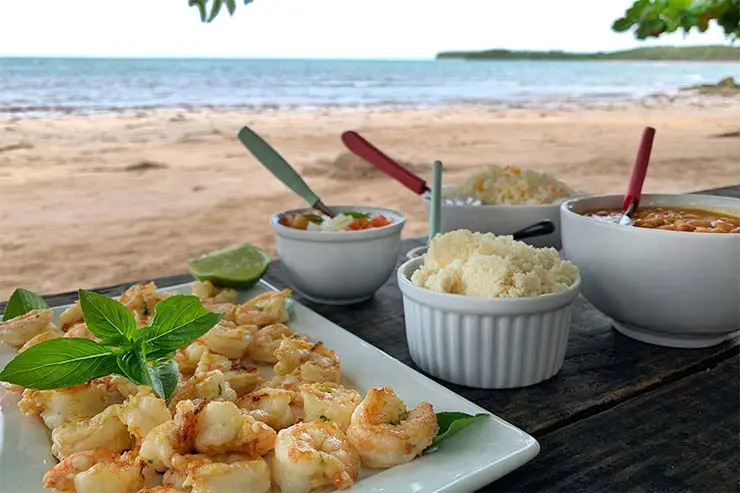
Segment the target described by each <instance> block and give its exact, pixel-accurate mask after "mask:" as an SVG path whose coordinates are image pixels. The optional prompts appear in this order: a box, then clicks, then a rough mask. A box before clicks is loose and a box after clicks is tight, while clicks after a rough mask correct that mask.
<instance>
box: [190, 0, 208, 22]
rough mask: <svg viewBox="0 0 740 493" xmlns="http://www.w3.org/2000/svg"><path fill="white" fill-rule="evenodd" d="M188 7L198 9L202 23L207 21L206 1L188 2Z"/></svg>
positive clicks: (194, 0)
mask: <svg viewBox="0 0 740 493" xmlns="http://www.w3.org/2000/svg"><path fill="white" fill-rule="evenodd" d="M188 5H189V6H191V7H193V6H196V7H198V11H200V21H201V22H205V21H206V0H188Z"/></svg>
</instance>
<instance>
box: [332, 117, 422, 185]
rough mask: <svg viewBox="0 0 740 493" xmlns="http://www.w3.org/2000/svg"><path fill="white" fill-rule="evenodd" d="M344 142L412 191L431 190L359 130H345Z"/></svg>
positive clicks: (348, 147)
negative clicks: (362, 135) (365, 137)
mask: <svg viewBox="0 0 740 493" xmlns="http://www.w3.org/2000/svg"><path fill="white" fill-rule="evenodd" d="M342 142H344V145H346V146H347V149H349V150H350V151H352V152H353V153H355V154H356V155H357V156H360V157H361V158H362V159H364V160H365V161H367V162H368V163H370V164H372V165H373V166H375V167H376V168H378V169H379V170H381V171H383V172H385V173H386V174H387V175H390V176H391V177H393V178H395V179H396V180H398V181H399V182H400V183H401V184H402V185H405V186H406V187H407V188H409V189H411V191H413V192H415V193H417V194H419V195H421V194H423V193H424V192H428V191H429V187H428V186H427V184H426V182H425V181H424V180H423V179H422V178H421V177H419V176H417V175H415V174H414V173H412V172H411V171H409V170H408V169H406V168H404V167H403V166H401V165H400V164H399V163H397V162H396V161H395V160H393V159H392V158H390V157H389V156H388V155H386V154H385V153H384V152H383V151H381V150H380V149H378V148H377V147H375V146H374V145H372V144H371V143H370V142H368V141H367V140H365V139H364V138H363V137H361V136H360V134H358V133H357V132H354V131H352V130H349V131H347V132H344V133H343V134H342Z"/></svg>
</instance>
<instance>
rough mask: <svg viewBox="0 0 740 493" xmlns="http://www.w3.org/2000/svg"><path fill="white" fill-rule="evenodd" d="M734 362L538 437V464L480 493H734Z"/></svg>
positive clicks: (739, 478)
mask: <svg viewBox="0 0 740 493" xmlns="http://www.w3.org/2000/svg"><path fill="white" fill-rule="evenodd" d="M739 361H740V358H738V357H737V356H736V357H734V358H731V359H729V360H726V361H723V362H722V363H720V364H718V365H717V366H716V367H714V368H711V369H708V370H707V371H704V372H701V373H697V374H695V375H692V376H689V377H687V378H685V379H683V380H680V381H678V382H675V383H672V384H670V385H666V386H664V387H663V388H661V389H659V390H657V391H655V392H651V393H650V394H647V395H643V396H640V397H637V398H635V399H632V400H629V401H627V402H625V403H623V404H621V405H618V406H616V407H614V408H612V409H609V410H608V411H605V412H603V413H601V414H598V415H596V416H592V417H590V418H588V419H585V420H582V421H580V422H578V423H575V424H573V425H570V426H567V427H565V428H563V429H560V430H558V431H555V432H553V433H549V434H546V435H545V436H542V437H539V441H540V444H541V445H542V451H541V452H540V455H539V456H538V457H536V458H535V459H534V460H533V461H532V462H530V463H529V464H526V465H525V466H524V467H522V468H521V469H519V470H517V471H514V472H513V473H511V474H509V475H508V476H505V477H503V478H501V479H500V480H499V481H497V482H496V483H494V484H492V485H489V486H488V487H487V488H485V489H484V490H481V491H501V492H518V491H521V492H533V491H538V492H539V491H541V492H559V491H563V492H568V493H573V492H597V491H608V492H612V491H614V492H616V491H619V492H622V491H640V492H661V493H662V492H684V491H685V492H705V491H706V492H713V493H723V492H737V491H738V489H739V485H740V469H739V468H738V465H739V464H740V454H739V453H738V451H739V450H740V449H738V436H740V420H738V414H739V413H740V401H739V400H738V392H739V390H740V389H738V371H739V366H738V362H739Z"/></svg>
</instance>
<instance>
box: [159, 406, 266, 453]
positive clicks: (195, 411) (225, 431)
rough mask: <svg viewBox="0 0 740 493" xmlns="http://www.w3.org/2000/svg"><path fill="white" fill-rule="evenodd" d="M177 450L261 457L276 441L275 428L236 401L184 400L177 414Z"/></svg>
mask: <svg viewBox="0 0 740 493" xmlns="http://www.w3.org/2000/svg"><path fill="white" fill-rule="evenodd" d="M174 433H175V435H174V446H173V448H174V449H175V451H176V452H178V453H180V454H187V453H190V452H193V451H196V452H200V453H204V454H225V453H235V454H241V455H248V456H250V457H261V456H263V455H265V454H266V453H268V452H269V451H270V450H272V448H273V446H274V445H275V430H273V429H272V428H270V427H269V426H267V425H266V424H264V423H262V422H260V421H257V420H255V419H254V418H253V417H252V416H250V415H249V414H247V412H246V411H242V410H241V409H239V408H238V407H236V404H234V403H233V402H208V403H206V402H203V401H195V402H194V401H182V402H180V403H179V404H178V405H177V413H176V414H175V432H174Z"/></svg>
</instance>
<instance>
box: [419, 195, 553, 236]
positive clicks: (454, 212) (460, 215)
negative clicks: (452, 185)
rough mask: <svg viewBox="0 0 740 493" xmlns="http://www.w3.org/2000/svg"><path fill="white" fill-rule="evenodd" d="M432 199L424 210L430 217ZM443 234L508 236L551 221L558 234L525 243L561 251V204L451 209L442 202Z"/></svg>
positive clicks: (470, 206) (464, 206)
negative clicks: (474, 233)
mask: <svg viewBox="0 0 740 493" xmlns="http://www.w3.org/2000/svg"><path fill="white" fill-rule="evenodd" d="M429 199H430V198H429V197H428V196H424V197H423V200H424V208H425V209H426V212H427V217H428V216H429V207H430V202H429ZM440 212H441V213H442V214H441V215H442V217H441V218H440V232H441V233H447V232H449V231H455V230H457V229H467V230H470V231H473V232H478V233H493V234H495V235H509V234H512V233H515V232H516V231H518V230H520V229H524V228H526V227H527V226H531V225H533V224H534V223H538V222H540V221H544V220H546V219H549V220H550V221H552V222H553V223H554V224H555V231H553V232H552V233H550V234H548V235H543V236H536V237H534V238H527V239H524V240H522V241H524V243H528V244H530V245H533V246H536V247H554V248H558V249H559V248H560V202H558V203H555V204H546V205H452V204H445V203H444V202H442V206H441V209H440Z"/></svg>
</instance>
